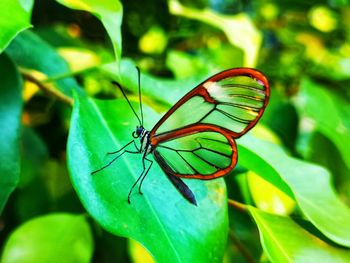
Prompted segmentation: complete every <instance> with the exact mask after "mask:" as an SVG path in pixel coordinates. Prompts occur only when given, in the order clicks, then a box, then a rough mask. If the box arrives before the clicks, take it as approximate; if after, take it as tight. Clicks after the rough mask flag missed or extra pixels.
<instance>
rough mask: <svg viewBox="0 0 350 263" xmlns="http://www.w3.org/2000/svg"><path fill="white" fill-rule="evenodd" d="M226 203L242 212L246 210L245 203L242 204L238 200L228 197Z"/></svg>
mask: <svg viewBox="0 0 350 263" xmlns="http://www.w3.org/2000/svg"><path fill="white" fill-rule="evenodd" d="M228 205H229V206H231V207H233V208H236V209H238V210H240V211H242V212H247V207H246V205H245V204H242V203H240V202H237V201H235V200H232V199H228Z"/></svg>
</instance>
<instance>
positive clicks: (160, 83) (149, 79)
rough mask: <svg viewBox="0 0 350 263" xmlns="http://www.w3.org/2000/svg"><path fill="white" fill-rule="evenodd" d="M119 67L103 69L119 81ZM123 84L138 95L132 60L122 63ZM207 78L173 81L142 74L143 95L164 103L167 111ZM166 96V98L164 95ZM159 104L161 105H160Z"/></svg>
mask: <svg viewBox="0 0 350 263" xmlns="http://www.w3.org/2000/svg"><path fill="white" fill-rule="evenodd" d="M117 68H118V65H117V64H116V63H109V64H105V65H103V66H102V67H101V69H102V70H103V71H104V72H105V73H106V74H107V75H109V76H110V77H111V78H113V79H118V76H117V75H116V72H117ZM121 76H122V79H121V83H122V85H123V87H125V88H127V89H130V90H132V91H134V93H135V94H137V93H138V79H137V71H136V65H135V63H134V62H133V61H132V60H130V59H123V60H122V63H121ZM204 79H205V77H203V76H202V77H200V76H193V77H192V78H189V79H183V80H171V79H164V78H157V77H154V76H152V75H149V74H146V73H142V74H141V88H142V95H146V96H149V97H151V98H153V99H156V100H157V101H158V102H163V104H164V105H165V106H166V108H167V109H169V108H170V107H171V106H172V105H174V103H176V102H177V101H178V100H179V99H181V98H182V97H183V96H184V95H185V94H186V93H187V92H188V91H190V90H191V89H193V88H194V87H195V85H196V84H199V83H200V82H201V81H203V80H204ZM164 94H166V96H165V95H164ZM158 104H159V103H158Z"/></svg>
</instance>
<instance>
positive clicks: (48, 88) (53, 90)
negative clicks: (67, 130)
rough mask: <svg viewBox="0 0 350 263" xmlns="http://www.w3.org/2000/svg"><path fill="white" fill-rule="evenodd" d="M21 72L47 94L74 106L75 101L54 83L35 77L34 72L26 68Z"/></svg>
mask: <svg viewBox="0 0 350 263" xmlns="http://www.w3.org/2000/svg"><path fill="white" fill-rule="evenodd" d="M20 72H21V74H22V76H23V77H24V78H25V79H27V80H28V81H30V82H33V83H34V84H36V85H37V86H38V87H39V88H40V89H41V90H43V91H44V92H45V93H46V94H48V95H50V96H52V97H55V98H57V99H58V100H60V101H62V102H64V103H66V104H68V105H69V106H73V102H74V101H73V99H72V98H70V97H68V96H67V95H65V94H63V93H62V92H61V91H59V90H58V89H56V88H54V87H53V85H51V84H48V83H44V81H42V80H40V79H38V78H36V77H34V76H33V75H32V74H30V73H29V72H27V71H26V70H20Z"/></svg>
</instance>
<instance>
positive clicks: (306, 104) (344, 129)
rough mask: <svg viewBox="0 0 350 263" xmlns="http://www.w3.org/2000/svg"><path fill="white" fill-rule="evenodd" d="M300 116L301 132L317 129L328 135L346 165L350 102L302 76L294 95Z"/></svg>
mask: <svg viewBox="0 0 350 263" xmlns="http://www.w3.org/2000/svg"><path fill="white" fill-rule="evenodd" d="M295 104H296V106H297V109H298V112H299V115H300V116H301V118H303V119H302V125H301V129H302V131H303V132H312V131H314V130H318V131H319V132H320V133H322V134H323V135H324V136H326V137H327V138H329V139H330V140H331V141H332V142H333V143H334V144H335V145H336V146H337V148H338V149H339V151H340V153H341V156H342V157H343V158H344V161H345V163H346V164H347V166H348V167H349V168H350V155H349V145H350V105H349V102H348V101H347V100H346V99H344V98H343V97H340V96H337V95H336V93H334V92H331V91H329V90H327V88H326V87H324V86H322V85H319V84H317V83H316V82H313V81H312V80H311V79H308V78H305V79H303V81H302V83H301V86H300V92H299V94H298V96H297V97H296V98H295Z"/></svg>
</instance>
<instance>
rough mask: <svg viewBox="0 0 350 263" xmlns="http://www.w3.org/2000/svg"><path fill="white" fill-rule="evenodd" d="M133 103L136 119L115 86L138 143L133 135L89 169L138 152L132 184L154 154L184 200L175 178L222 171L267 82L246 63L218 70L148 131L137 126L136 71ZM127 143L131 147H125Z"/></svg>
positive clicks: (265, 96) (264, 96)
mask: <svg viewBox="0 0 350 263" xmlns="http://www.w3.org/2000/svg"><path fill="white" fill-rule="evenodd" d="M138 80H139V102H140V113H141V118H140V117H139V116H138V115H137V113H136V111H135V109H134V108H133V107H132V105H131V103H130V101H129V100H128V98H127V96H126V94H125V92H124V90H123V89H122V87H121V85H120V84H119V83H117V82H113V83H114V84H115V85H117V86H118V87H119V88H120V90H121V92H122V94H123V96H124V97H125V99H126V100H127V102H128V104H129V106H130V107H131V109H132V111H133V112H134V114H135V116H136V117H137V119H138V121H139V125H138V126H137V127H136V129H135V131H134V132H133V133H132V136H133V137H134V138H135V139H137V138H139V140H140V143H141V145H140V147H138V146H137V144H136V142H135V140H134V139H133V140H132V141H130V142H129V143H127V144H126V145H125V146H124V147H122V148H121V149H119V150H118V151H115V152H111V153H108V154H116V157H114V158H113V159H112V160H111V161H110V162H109V163H108V164H107V165H105V166H103V167H102V168H100V169H98V170H96V171H94V172H92V173H91V174H95V173H97V172H99V171H101V170H103V169H105V168H106V167H108V166H109V165H111V164H112V163H113V162H114V161H116V160H117V159H118V158H119V157H121V156H122V155H123V154H124V153H138V154H141V153H142V154H143V155H142V165H143V171H142V173H141V174H140V176H139V177H138V179H137V180H136V181H135V183H134V184H133V185H132V187H131V189H130V191H129V194H128V202H129V203H130V195H131V193H132V191H133V189H134V187H135V186H136V185H137V183H138V182H140V184H139V193H140V194H142V192H141V186H142V183H143V180H144V179H145V177H146V176H147V174H148V172H149V170H150V168H151V167H152V165H153V161H152V160H150V159H148V158H147V157H148V155H149V154H153V157H154V159H155V160H156V161H157V163H158V164H159V166H160V167H161V168H162V170H163V171H164V173H165V174H166V176H167V178H168V179H169V180H170V182H171V183H172V184H173V185H174V186H175V187H176V189H177V190H178V191H179V192H180V193H181V194H182V196H183V197H184V198H186V199H187V200H188V201H189V202H190V203H192V204H194V205H197V202H196V198H195V196H194V194H193V192H192V191H191V190H190V188H189V187H188V186H187V185H186V184H185V183H184V182H183V181H182V180H181V178H195V179H202V180H210V179H215V178H218V177H222V176H225V175H226V174H228V173H229V172H230V171H231V170H232V169H233V168H234V167H235V165H236V163H237V158H238V155H237V146H236V142H235V139H237V138H239V137H241V136H242V135H244V134H245V133H247V132H248V131H249V130H250V129H251V128H253V127H254V125H255V124H256V123H257V122H258V120H259V119H260V117H261V116H262V114H263V113H264V110H265V108H266V105H267V103H268V100H269V97H270V87H269V83H268V80H267V78H266V77H265V76H264V74H263V73H261V72H260V71H257V70H255V69H251V68H233V69H228V70H225V71H222V72H220V73H218V74H216V75H214V76H212V77H210V78H209V79H207V80H205V81H204V82H202V83H201V84H199V85H198V86H197V87H195V88H194V89H192V90H191V91H190V92H188V93H187V94H186V95H185V96H184V97H182V98H181V99H180V100H179V101H178V102H177V103H176V104H175V105H174V106H173V107H172V108H171V109H170V110H169V111H168V112H167V113H166V114H165V115H164V116H163V117H162V118H161V119H160V120H159V121H158V123H157V124H156V125H155V126H154V127H153V128H152V129H151V130H150V131H148V130H146V129H145V128H144V127H143V111H142V102H141V88H140V70H139V69H138ZM131 145H133V146H134V150H129V146H131ZM146 162H147V163H146Z"/></svg>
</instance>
